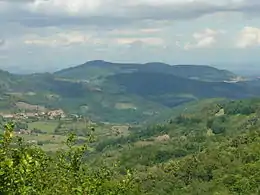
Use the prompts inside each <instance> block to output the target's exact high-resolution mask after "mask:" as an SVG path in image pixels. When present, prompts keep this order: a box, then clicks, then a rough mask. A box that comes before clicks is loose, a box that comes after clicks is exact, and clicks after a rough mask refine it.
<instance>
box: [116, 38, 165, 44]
mask: <svg viewBox="0 0 260 195" xmlns="http://www.w3.org/2000/svg"><path fill="white" fill-rule="evenodd" d="M115 41H116V42H117V43H118V44H122V45H124V44H133V43H136V42H140V43H144V44H147V45H155V46H156V45H157V46H159V45H163V44H164V40H163V39H161V38H159V37H144V38H134V37H132V38H117V39H115Z"/></svg>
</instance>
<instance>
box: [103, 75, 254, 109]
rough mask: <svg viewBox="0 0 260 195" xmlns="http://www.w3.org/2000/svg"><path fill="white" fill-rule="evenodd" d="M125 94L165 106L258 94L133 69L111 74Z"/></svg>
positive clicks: (227, 85) (238, 86)
mask: <svg viewBox="0 0 260 195" xmlns="http://www.w3.org/2000/svg"><path fill="white" fill-rule="evenodd" d="M107 81H108V82H111V83H116V84H117V85H119V86H121V88H123V89H124V91H125V92H126V93H130V94H136V95H139V96H142V97H144V98H146V99H149V100H152V101H156V102H160V103H162V104H163V105H166V106H170V107H173V106H176V105H179V104H181V103H184V102H188V101H191V100H195V99H200V98H214V97H225V98H235V99H236V98H247V97H250V96H254V95H256V94H258V92H256V91H254V90H253V89H251V88H250V87H249V86H246V85H242V84H238V83H225V82H204V81H197V80H191V79H186V78H182V77H177V76H173V75H171V74H166V73H155V72H133V73H122V74H117V75H114V76H109V77H108V80H107Z"/></svg>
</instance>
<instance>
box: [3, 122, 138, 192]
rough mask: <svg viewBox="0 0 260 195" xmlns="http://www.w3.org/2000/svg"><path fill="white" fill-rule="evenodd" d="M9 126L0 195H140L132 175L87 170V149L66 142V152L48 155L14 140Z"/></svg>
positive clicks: (70, 140)
mask: <svg viewBox="0 0 260 195" xmlns="http://www.w3.org/2000/svg"><path fill="white" fill-rule="evenodd" d="M13 128H14V126H13V125H12V124H8V125H6V126H5V132H4V135H2V136H1V139H0V194H19V195H23V194H24V195H27V194H28V195H30V194H33V195H38V194H45V195H52V194H61V195H66V194H93V195H95V194H114V195H117V194H118V195H120V194H130V195H131V194H140V193H141V192H140V191H139V187H138V184H137V183H136V182H134V180H133V176H132V174H131V173H130V172H129V171H127V170H126V173H127V174H126V175H120V174H119V173H117V172H115V171H114V170H113V169H114V168H113V167H112V168H111V167H110V168H108V167H106V166H105V165H102V166H99V167H97V168H95V169H94V168H90V167H89V166H88V164H87V163H86V162H85V161H84V160H83V159H84V156H85V153H86V149H87V145H86V144H84V145H81V146H76V145H75V141H76V137H75V136H74V135H70V136H69V137H68V139H67V147H68V150H66V151H58V152H57V153H55V155H49V154H47V153H46V152H44V151H43V150H41V149H40V148H38V147H35V146H30V145H27V144H26V143H25V142H23V140H22V139H21V138H19V137H16V138H14V137H13Z"/></svg>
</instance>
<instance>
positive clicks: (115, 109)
mask: <svg viewBox="0 0 260 195" xmlns="http://www.w3.org/2000/svg"><path fill="white" fill-rule="evenodd" d="M0 74H1V77H0V84H1V85H0V98H1V101H2V104H1V105H3V106H2V108H3V109H8V105H9V107H11V105H13V103H11V102H13V101H22V102H26V103H29V104H34V105H36V104H37V105H43V106H46V107H49V108H62V109H64V110H65V111H66V112H68V113H77V114H83V115H86V116H88V117H90V118H91V119H92V120H97V121H100V120H101V121H109V122H119V123H138V122H144V121H146V120H148V119H149V118H151V117H156V116H159V115H161V114H162V113H164V112H168V111H169V110H170V109H171V108H172V107H175V106H179V105H182V104H184V103H188V102H192V101H197V100H201V99H208V98H229V99H243V98H247V97H254V96H258V95H259V94H260V90H259V88H260V85H258V84H256V83H255V82H253V81H251V82H249V81H247V82H236V83H227V82H224V81H228V80H229V81H231V80H232V79H234V78H235V77H237V76H236V75H234V74H233V73H231V72H229V71H225V70H218V69H216V68H213V67H209V66H196V65H176V66H170V65H167V64H162V63H155V62H154V63H147V64H133V63H132V64H131V63H129V64H126V63H125V64H120V63H111V62H106V61H101V60H96V61H90V62H87V63H85V64H82V65H80V66H76V67H71V68H68V69H64V70H60V71H58V72H55V73H53V74H52V73H35V74H28V75H17V74H11V73H9V72H5V71H1V72H0ZM1 94H2V95H1ZM10 99H12V101H11V102H10ZM1 105H0V109H1Z"/></svg>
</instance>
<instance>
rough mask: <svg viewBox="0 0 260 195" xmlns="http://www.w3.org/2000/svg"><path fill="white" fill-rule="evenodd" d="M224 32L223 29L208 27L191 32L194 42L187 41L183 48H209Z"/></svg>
mask: <svg viewBox="0 0 260 195" xmlns="http://www.w3.org/2000/svg"><path fill="white" fill-rule="evenodd" d="M224 33H225V31H223V30H212V29H210V28H207V29H205V30H204V31H203V32H195V33H194V34H193V38H194V40H195V43H193V44H192V43H187V44H186V45H185V46H184V49H186V50H189V49H195V48H210V47H212V46H214V45H215V44H216V43H217V37H218V36H219V35H220V34H224Z"/></svg>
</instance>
